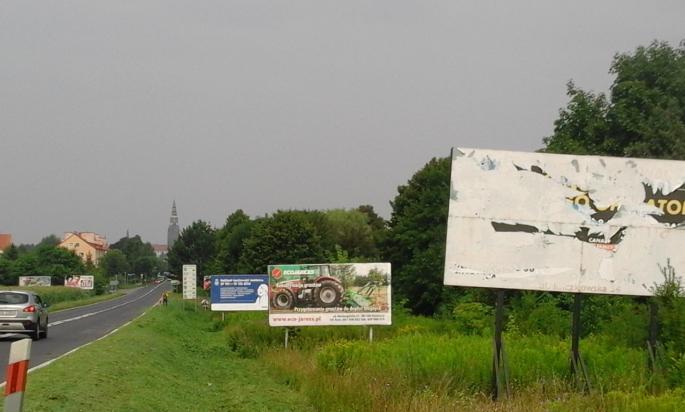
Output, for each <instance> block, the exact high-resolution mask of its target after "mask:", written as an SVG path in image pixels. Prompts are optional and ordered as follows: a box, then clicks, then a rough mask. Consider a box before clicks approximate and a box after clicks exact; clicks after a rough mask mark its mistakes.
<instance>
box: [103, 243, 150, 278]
mask: <svg viewBox="0 0 685 412" xmlns="http://www.w3.org/2000/svg"><path fill="white" fill-rule="evenodd" d="M114 250H118V251H120V252H121V253H123V254H124V256H125V257H126V262H127V264H128V269H129V270H133V271H134V272H135V273H136V274H146V275H150V274H151V273H152V272H153V271H154V269H155V268H157V267H159V266H160V265H159V262H158V259H157V256H156V255H155V251H154V249H153V248H152V245H151V244H150V243H148V242H143V240H142V239H141V238H140V236H139V235H136V236H133V237H128V236H126V237H123V238H121V239H119V240H118V241H117V242H116V243H114V244H112V245H111V246H110V252H109V253H111V252H112V251H114ZM116 259H118V258H116ZM117 273H119V272H117Z"/></svg>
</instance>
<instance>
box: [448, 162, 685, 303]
mask: <svg viewBox="0 0 685 412" xmlns="http://www.w3.org/2000/svg"><path fill="white" fill-rule="evenodd" d="M683 244H685V162H682V161H668V160H653V159H631V158H615V157H598V156H572V155H552V154H543V153H522V152H506V151H494V150H480V149H458V150H455V151H454V155H453V158H452V174H451V185H450V204H449V217H448V224H447V245H446V256H445V277H444V282H445V284H446V285H455V286H469V287H471V286H472V287H487V288H505V289H528V290H548V291H561V292H582V293H602V294H624V295H641V296H649V295H652V294H653V292H654V286H655V285H657V284H661V283H663V281H664V276H663V274H662V272H661V270H660V268H662V267H665V266H666V265H667V263H668V262H669V261H670V264H671V266H673V267H674V268H675V271H676V274H678V275H681V276H682V274H683V273H684V272H685V254H684V253H682V247H683V246H682V245H683Z"/></svg>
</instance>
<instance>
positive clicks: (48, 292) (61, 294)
mask: <svg viewBox="0 0 685 412" xmlns="http://www.w3.org/2000/svg"><path fill="white" fill-rule="evenodd" d="M0 290H26V291H31V292H34V293H37V294H38V295H40V297H41V298H42V299H43V302H45V303H47V304H49V305H50V311H51V312H55V311H58V310H65V309H71V308H75V307H78V306H85V305H90V304H93V303H98V302H102V301H105V300H110V299H115V298H118V297H120V296H123V293H122V292H118V293H105V294H103V295H96V294H95V292H94V291H92V290H83V289H77V288H68V287H64V286H31V287H2V288H0Z"/></svg>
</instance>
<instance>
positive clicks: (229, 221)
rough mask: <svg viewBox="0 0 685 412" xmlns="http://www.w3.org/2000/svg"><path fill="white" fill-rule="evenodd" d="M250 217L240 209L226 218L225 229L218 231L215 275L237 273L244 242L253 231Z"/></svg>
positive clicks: (213, 268) (213, 267)
mask: <svg viewBox="0 0 685 412" xmlns="http://www.w3.org/2000/svg"><path fill="white" fill-rule="evenodd" d="M252 224H253V222H252V220H250V217H249V216H248V215H246V214H245V212H243V211H242V209H238V210H236V211H235V212H233V213H232V214H231V215H229V216H228V218H226V224H225V225H224V227H222V228H221V229H219V230H218V231H217V253H216V259H215V261H214V264H213V266H212V271H213V272H214V273H236V272H237V270H238V261H239V260H240V256H241V255H242V253H243V242H244V241H245V239H246V238H247V237H248V236H249V235H250V231H251V230H252Z"/></svg>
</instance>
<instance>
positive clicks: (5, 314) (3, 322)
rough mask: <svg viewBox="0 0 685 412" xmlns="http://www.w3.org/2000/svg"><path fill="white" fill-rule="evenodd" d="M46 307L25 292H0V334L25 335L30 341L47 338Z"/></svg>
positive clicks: (41, 301) (38, 297) (37, 298)
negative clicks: (27, 335)
mask: <svg viewBox="0 0 685 412" xmlns="http://www.w3.org/2000/svg"><path fill="white" fill-rule="evenodd" d="M47 308H48V305H46V304H45V303H44V302H43V300H42V299H41V298H40V296H38V295H37V294H35V293H33V292H27V291H9V290H3V291H0V333H26V334H29V335H30V336H31V339H33V340H38V339H40V338H41V337H43V338H47V337H48V309H47Z"/></svg>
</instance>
